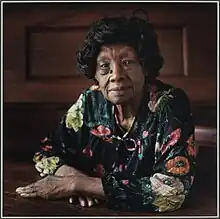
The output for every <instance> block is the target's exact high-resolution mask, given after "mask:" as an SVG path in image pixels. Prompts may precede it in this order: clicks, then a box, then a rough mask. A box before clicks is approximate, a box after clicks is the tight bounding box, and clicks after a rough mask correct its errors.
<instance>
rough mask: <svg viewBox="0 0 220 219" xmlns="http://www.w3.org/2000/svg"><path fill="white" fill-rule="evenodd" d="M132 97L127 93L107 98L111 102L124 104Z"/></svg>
mask: <svg viewBox="0 0 220 219" xmlns="http://www.w3.org/2000/svg"><path fill="white" fill-rule="evenodd" d="M131 99H132V98H131V97H130V96H128V95H123V96H112V97H110V98H109V101H110V102H111V103H113V104H125V103H128V102H130V100H131Z"/></svg>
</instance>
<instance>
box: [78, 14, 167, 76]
mask: <svg viewBox="0 0 220 219" xmlns="http://www.w3.org/2000/svg"><path fill="white" fill-rule="evenodd" d="M119 43H121V44H126V45H128V46H131V47H133V48H134V49H135V51H136V53H137V55H138V58H139V60H140V63H141V65H142V67H143V69H144V72H145V76H146V77H147V78H148V80H151V79H155V78H156V77H157V76H159V71H160V69H161V68H162V66H163V58H162V56H161V55H160V49H159V46H158V41H157V34H156V33H155V31H154V27H153V25H152V24H151V23H149V22H148V21H147V20H144V19H141V18H138V17H135V16H133V17H129V18H126V17H123V16H121V17H110V18H108V17H106V18H102V19H100V20H98V21H96V22H94V23H93V24H92V25H91V28H90V29H89V31H88V33H87V35H86V37H85V40H84V44H83V46H82V48H81V49H79V50H78V51H77V53H76V59H77V69H78V70H79V72H80V73H82V74H84V75H85V76H87V77H88V78H90V79H94V76H95V72H96V71H95V69H96V59H97V56H98V53H99V52H100V48H101V46H103V45H108V44H119Z"/></svg>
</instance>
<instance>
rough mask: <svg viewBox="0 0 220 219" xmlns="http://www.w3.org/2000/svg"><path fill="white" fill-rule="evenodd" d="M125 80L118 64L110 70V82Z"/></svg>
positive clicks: (122, 70)
mask: <svg viewBox="0 0 220 219" xmlns="http://www.w3.org/2000/svg"><path fill="white" fill-rule="evenodd" d="M124 78H125V72H124V69H123V68H122V66H121V65H120V64H117V65H114V66H113V68H112V70H111V79H110V81H111V82H115V81H120V80H123V79H124Z"/></svg>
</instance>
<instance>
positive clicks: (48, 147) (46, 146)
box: [41, 145, 52, 151]
mask: <svg viewBox="0 0 220 219" xmlns="http://www.w3.org/2000/svg"><path fill="white" fill-rule="evenodd" d="M41 149H42V150H43V151H51V149H52V146H51V145H44V146H42V147H41Z"/></svg>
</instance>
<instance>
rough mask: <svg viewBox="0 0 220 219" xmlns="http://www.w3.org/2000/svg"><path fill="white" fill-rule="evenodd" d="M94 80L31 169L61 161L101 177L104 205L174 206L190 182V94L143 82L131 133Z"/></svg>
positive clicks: (192, 149)
mask: <svg viewBox="0 0 220 219" xmlns="http://www.w3.org/2000/svg"><path fill="white" fill-rule="evenodd" d="M96 88H97V87H96V86H95V85H94V86H92V87H91V88H89V89H86V90H85V91H84V92H82V94H81V95H80V96H79V98H78V100H77V101H76V102H75V103H74V104H73V105H72V106H71V107H70V108H69V110H68V111H67V112H66V113H65V115H64V116H63V118H62V120H61V122H60V124H59V125H58V127H57V128H56V129H55V130H54V131H52V132H51V134H50V135H49V136H47V137H46V138H45V139H44V140H42V142H41V147H40V151H39V152H37V153H36V154H35V155H34V161H35V162H36V165H35V166H36V168H38V166H41V168H42V167H43V168H44V173H46V174H53V173H54V172H55V171H56V170H57V168H58V167H59V166H61V165H63V164H67V165H72V166H74V167H76V168H78V169H80V170H82V171H84V172H86V173H87V174H89V175H90V176H97V177H100V178H101V180H102V185H103V189H104V192H105V195H106V197H107V203H108V205H109V207H110V208H113V209H117V210H139V211H140V210H153V211H159V212H164V211H173V210H176V209H178V208H180V207H181V206H182V204H183V203H184V200H185V198H186V196H187V194H188V193H189V191H190V188H191V186H192V184H193V179H194V174H195V161H196V147H195V142H194V124H193V119H192V113H191V111H190V104H189V100H188V98H187V96H186V94H185V93H184V91H182V90H181V89H179V88H174V87H172V86H170V85H167V84H164V83H162V82H161V81H159V80H157V81H156V82H155V83H154V84H152V85H146V87H145V88H144V92H143V97H142V100H141V104H140V106H139V110H138V113H137V115H136V117H135V120H134V121H133V124H132V127H131V128H130V130H129V131H126V130H124V129H123V128H122V127H121V126H120V125H119V123H118V122H117V110H116V108H115V106H114V105H113V104H112V103H110V102H109V101H107V100H106V99H105V98H104V96H103V95H102V93H101V92H100V91H99V90H98V89H96Z"/></svg>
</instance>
